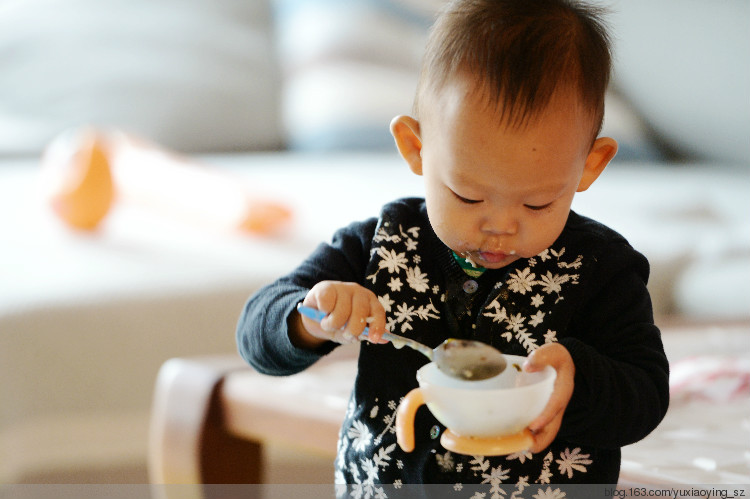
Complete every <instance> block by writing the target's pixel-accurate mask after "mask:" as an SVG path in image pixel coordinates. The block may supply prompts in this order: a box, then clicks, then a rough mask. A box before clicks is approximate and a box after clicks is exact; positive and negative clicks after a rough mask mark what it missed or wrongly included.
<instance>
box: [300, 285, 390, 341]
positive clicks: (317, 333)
mask: <svg viewBox="0 0 750 499" xmlns="http://www.w3.org/2000/svg"><path fill="white" fill-rule="evenodd" d="M302 304H303V305H305V306H308V307H313V308H316V309H318V310H320V311H322V312H326V313H327V314H328V315H327V316H326V317H325V318H324V319H323V320H322V321H320V322H319V323H318V322H315V321H313V320H311V319H308V318H307V317H302V324H303V326H304V328H305V330H306V331H307V332H308V333H309V334H310V335H312V336H314V337H316V338H319V339H322V340H331V341H335V342H337V343H350V342H352V341H355V339H356V338H358V337H359V335H360V334H362V331H363V330H364V329H365V327H368V326H369V328H370V329H369V332H368V334H367V338H368V340H369V341H370V342H372V343H387V342H386V341H385V340H382V339H381V336H382V334H383V332H385V309H384V308H383V305H381V304H380V302H379V301H378V297H377V296H375V293H373V292H372V291H370V290H369V289H367V288H364V287H362V286H360V285H359V284H356V283H353V282H340V281H323V282H320V283H318V284H316V285H315V286H313V288H312V289H311V290H310V291H309V292H308V293H307V296H305V299H304V301H303V302H302Z"/></svg>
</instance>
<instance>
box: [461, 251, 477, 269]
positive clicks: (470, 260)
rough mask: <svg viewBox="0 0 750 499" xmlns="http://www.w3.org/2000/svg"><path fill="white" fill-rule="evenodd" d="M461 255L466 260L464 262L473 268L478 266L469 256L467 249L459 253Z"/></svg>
mask: <svg viewBox="0 0 750 499" xmlns="http://www.w3.org/2000/svg"><path fill="white" fill-rule="evenodd" d="M461 256H462V257H463V258H464V260H466V263H468V264H469V265H471V266H472V267H474V268H475V269H478V268H479V265H477V263H476V262H475V261H474V260H473V259H472V258H471V254H470V253H469V252H468V251H464V252H463V253H461Z"/></svg>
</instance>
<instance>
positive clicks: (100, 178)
mask: <svg viewBox="0 0 750 499" xmlns="http://www.w3.org/2000/svg"><path fill="white" fill-rule="evenodd" d="M43 163H44V168H45V172H44V173H45V180H46V181H47V185H46V186H45V187H46V188H47V195H48V196H49V202H50V205H51V206H52V209H53V210H54V212H55V213H56V214H57V215H58V216H59V217H60V218H61V219H62V220H64V221H65V222H66V223H67V224H68V225H70V226H71V227H74V228H76V229H82V230H93V229H95V228H96V227H97V226H98V225H99V222H101V220H102V219H103V218H104V217H105V216H106V215H107V213H108V212H109V209H110V207H111V205H112V202H113V200H114V186H113V184H112V173H111V172H110V169H109V161H108V159H107V156H106V154H105V152H104V150H103V149H102V144H101V141H100V140H98V137H97V135H96V133H95V132H94V131H93V130H83V131H81V132H80V133H78V134H77V135H76V137H75V138H74V139H72V140H58V141H55V142H53V143H52V144H51V145H50V147H48V148H47V150H46V151H45V155H44V158H43Z"/></svg>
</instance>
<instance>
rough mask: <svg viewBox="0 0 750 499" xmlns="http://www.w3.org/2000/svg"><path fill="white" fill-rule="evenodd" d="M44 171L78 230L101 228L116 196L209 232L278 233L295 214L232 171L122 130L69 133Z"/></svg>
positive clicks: (51, 151)
mask: <svg viewBox="0 0 750 499" xmlns="http://www.w3.org/2000/svg"><path fill="white" fill-rule="evenodd" d="M42 166H43V172H44V177H43V178H44V180H45V181H46V184H47V185H46V186H45V187H46V191H47V196H48V199H49V202H50V204H51V206H52V209H53V210H54V212H55V213H56V214H57V215H58V216H59V217H60V218H61V219H62V220H63V221H64V222H65V223H66V224H68V225H70V226H71V227H74V228H76V229H83V230H93V229H95V228H96V227H97V226H98V225H99V224H100V223H101V221H102V220H103V219H104V218H105V216H106V215H107V213H108V212H109V210H110V208H111V206H112V204H113V202H114V198H115V194H117V196H118V197H120V198H122V199H123V200H128V201H131V202H135V203H139V204H141V205H143V206H146V207H148V208H149V209H153V210H155V211H159V212H162V213H164V214H168V215H170V216H173V217H176V218H179V219H182V220H186V221H190V222H194V223H196V224H198V225H202V226H204V227H211V228H214V229H216V228H218V229H227V230H239V231H242V232H246V233H251V234H257V235H268V234H271V233H274V232H277V231H278V230H279V229H281V228H282V227H284V226H285V225H286V224H287V223H288V222H289V221H290V219H291V215H292V214H291V211H290V210H289V209H288V208H287V207H286V206H285V205H283V204H281V203H276V202H273V201H266V200H262V199H255V198H253V196H251V195H250V194H249V193H248V192H247V189H245V188H244V187H243V185H242V182H239V181H237V180H236V179H234V178H232V176H231V175H229V174H227V173H226V172H221V171H219V170H217V169H215V168H212V167H209V166H204V165H201V164H198V163H196V162H195V161H192V160H189V159H188V158H184V157H179V156H177V155H176V154H174V153H172V152H170V151H167V150H165V149H163V148H161V147H158V146H156V145H154V144H150V143H148V142H146V141H144V140H141V139H137V138H135V137H133V136H130V135H127V134H124V133H122V132H118V131H114V132H107V133H104V132H101V131H97V130H95V129H91V128H84V129H80V130H76V131H73V132H66V133H64V134H62V135H60V136H59V137H57V138H56V139H55V140H53V141H52V143H50V145H49V146H48V148H47V150H46V151H45V153H44V155H43V157H42Z"/></svg>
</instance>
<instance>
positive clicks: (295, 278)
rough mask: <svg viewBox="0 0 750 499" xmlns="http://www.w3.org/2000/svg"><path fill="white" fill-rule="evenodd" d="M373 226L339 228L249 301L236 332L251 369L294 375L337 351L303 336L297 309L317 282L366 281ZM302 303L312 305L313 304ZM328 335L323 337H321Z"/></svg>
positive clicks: (331, 344)
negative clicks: (330, 237) (301, 260)
mask: <svg viewBox="0 0 750 499" xmlns="http://www.w3.org/2000/svg"><path fill="white" fill-rule="evenodd" d="M376 224H377V220H376V219H371V220H368V221H365V222H361V223H354V224H351V225H350V226H349V227H346V228H344V229H341V230H340V231H338V232H337V233H336V234H335V235H334V237H333V240H332V241H331V243H330V244H321V245H320V246H319V247H318V248H317V249H316V250H315V251H314V252H313V253H312V254H311V255H310V256H309V257H308V258H307V259H306V260H305V261H303V262H302V263H301V264H300V265H299V266H298V267H297V268H296V269H294V271H292V272H291V273H290V274H288V275H286V276H283V277H281V278H279V279H277V280H276V281H275V282H272V283H270V284H268V285H266V286H265V287H263V288H262V289H260V290H259V291H257V292H256V293H255V294H254V295H253V296H251V297H250V299H249V300H248V301H247V303H246V304H245V308H244V310H243V312H242V314H241V315H240V318H239V321H238V323H237V332H236V335H237V348H238V351H239V353H240V355H241V356H242V357H243V358H244V359H245V360H246V361H247V362H248V363H249V364H250V365H252V366H253V367H254V368H255V369H256V370H258V371H259V372H262V373H265V374H271V375H277V376H281V375H289V374H294V373H296V372H300V371H302V370H304V369H306V368H307V367H309V366H310V365H312V364H313V363H315V362H316V361H317V360H318V359H320V357H321V356H323V355H326V354H327V353H329V352H330V351H331V350H333V349H334V348H335V347H336V345H337V343H335V342H332V341H321V340H323V339H324V338H320V337H316V336H312V335H309V334H308V333H309V331H308V330H307V328H306V327H305V326H304V324H303V323H302V319H301V318H300V317H299V314H298V312H297V310H296V306H297V303H299V302H300V301H303V300H306V299H308V298H307V295H308V294H310V293H311V291H312V289H313V288H314V287H315V286H316V285H317V284H318V283H321V282H324V281H340V282H348V283H362V282H363V281H364V280H365V270H366V266H367V262H368V261H369V254H370V244H371V241H372V236H373V233H374V231H375V226H376ZM306 303H307V304H311V306H315V305H316V304H317V302H316V301H314V302H306ZM323 310H324V311H326V312H329V311H331V310H332V309H331V310H329V309H323ZM319 333H320V331H319ZM330 337H331V334H330V333H328V336H327V337H326V338H330ZM307 340H309V342H306V341H307ZM298 345H299V346H298ZM316 345H317V346H316Z"/></svg>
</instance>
